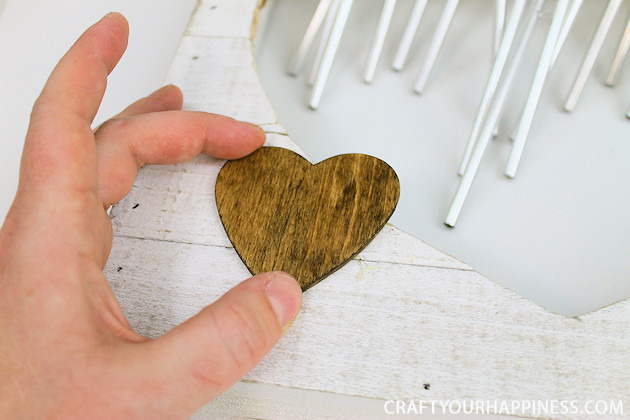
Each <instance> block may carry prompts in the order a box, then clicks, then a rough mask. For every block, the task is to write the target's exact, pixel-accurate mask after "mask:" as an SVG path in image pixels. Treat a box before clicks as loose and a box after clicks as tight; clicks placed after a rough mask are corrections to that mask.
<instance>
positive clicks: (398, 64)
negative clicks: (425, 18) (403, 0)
mask: <svg viewBox="0 0 630 420" xmlns="http://www.w3.org/2000/svg"><path fill="white" fill-rule="evenodd" d="M426 6H427V0H416V1H415V3H414V4H413V10H412V11H411V15H410V16H409V22H407V26H406V27H405V32H404V33H403V37H402V40H401V41H400V46H399V47H398V51H397V52H396V57H395V58H394V63H393V64H392V67H393V68H394V70H396V71H401V70H402V69H403V66H404V65H405V61H407V55H408V54H409V50H410V49H411V43H412V42H413V38H414V36H415V35H416V32H417V31H418V26H419V25H420V20H422V15H423V14H424V9H425V8H426Z"/></svg>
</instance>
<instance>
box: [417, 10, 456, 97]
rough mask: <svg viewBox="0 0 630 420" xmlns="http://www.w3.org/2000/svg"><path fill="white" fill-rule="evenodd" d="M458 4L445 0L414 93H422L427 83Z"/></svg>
mask: <svg viewBox="0 0 630 420" xmlns="http://www.w3.org/2000/svg"><path fill="white" fill-rule="evenodd" d="M458 4H459V0H447V2H446V5H445V6H444V11H443V12H442V16H441V17H440V22H439V23H438V26H437V28H436V30H435V34H434V35H433V39H432V40H431V44H430V45H429V50H428V52H427V56H426V57H425V59H424V64H423V65H422V69H421V70H420V75H419V76H418V79H417V80H416V84H415V86H414V91H415V92H416V93H422V92H423V91H424V88H425V86H426V84H427V80H429V75H430V74H431V70H433V66H434V64H435V60H436V58H437V56H438V53H439V52H440V49H441V48H442V44H443V43H444V38H446V33H447V32H448V28H449V27H450V26H451V22H452V20H453V15H454V14H455V10H456V9H457V5H458Z"/></svg>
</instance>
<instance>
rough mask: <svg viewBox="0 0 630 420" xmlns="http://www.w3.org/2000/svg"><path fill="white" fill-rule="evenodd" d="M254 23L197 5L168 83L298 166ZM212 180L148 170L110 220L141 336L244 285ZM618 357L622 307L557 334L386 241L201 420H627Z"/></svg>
mask: <svg viewBox="0 0 630 420" xmlns="http://www.w3.org/2000/svg"><path fill="white" fill-rule="evenodd" d="M256 10H257V1H256V0H212V1H206V0H202V1H200V3H199V5H198V7H197V10H196V12H195V14H194V16H193V19H192V21H191V23H190V25H189V28H188V30H187V32H186V35H185V36H184V37H183V39H182V42H181V44H180V47H179V50H178V53H177V54H176V57H175V59H174V62H173V64H172V67H171V70H170V73H169V76H168V80H167V81H168V82H172V83H175V84H177V85H179V86H180V87H181V88H182V90H183V91H184V95H185V98H186V102H185V108H188V109H196V110H204V111H209V112H216V113H221V114H226V115H229V116H232V117H235V118H238V119H242V120H247V121H251V122H254V123H257V124H260V125H262V126H263V127H265V129H266V130H267V131H268V133H269V134H268V145H274V146H283V147H288V148H291V149H293V150H296V151H298V148H297V146H295V144H294V143H293V142H292V141H291V139H290V138H289V137H288V136H287V135H286V133H284V132H283V128H282V127H281V126H280V124H278V122H277V121H276V117H275V115H274V112H273V109H272V107H271V105H270V104H269V102H268V100H267V98H266V96H265V93H264V91H263V89H262V87H261V85H260V82H259V80H258V77H257V74H256V71H255V63H254V58H253V56H252V45H251V40H250V37H251V34H252V33H253V31H252V22H253V21H254V20H255V15H256V13H257V12H256ZM221 165H222V161H220V160H217V159H213V158H210V157H198V158H196V159H195V160H193V161H192V162H189V163H186V164H180V165H173V166H164V167H157V166H152V167H146V168H144V169H143V170H141V171H140V173H139V176H138V179H137V181H136V183H135V186H134V188H133V190H132V191H131V193H130V194H129V196H128V197H127V198H125V199H124V200H123V201H122V202H121V203H120V204H119V205H117V206H115V207H114V209H113V211H112V222H113V224H114V231H115V237H114V247H113V250H112V254H111V257H110V260H109V262H108V265H107V267H106V270H105V271H106V275H107V277H108V279H109V281H110V283H111V285H112V288H113V290H114V292H115V293H116V295H117V296H118V298H119V299H120V300H121V303H122V305H123V309H124V310H125V313H126V314H127V316H128V317H129V320H130V322H131V324H132V325H133V326H134V327H135V328H136V329H137V330H138V331H139V332H140V333H142V334H145V335H147V336H151V337H156V336H159V335H161V334H163V333H165V332H166V331H168V330H170V329H171V328H172V327H173V326H175V325H177V324H178V323H180V322H182V321H184V320H185V319H187V318H188V317H190V316H192V315H193V314H195V313H196V312H198V311H199V310H200V309H201V308H203V307H204V306H205V305H208V304H210V303H212V302H213V301H214V300H215V299H217V298H218V297H219V296H220V295H221V294H222V293H224V292H225V291H227V290H228V289H229V288H230V287H232V286H234V285H235V284H237V283H238V282H240V281H241V280H243V279H245V278H246V277H248V276H249V273H248V271H247V269H246V268H245V266H244V265H243V264H242V263H241V261H240V260H239V258H238V256H237V255H236V253H235V251H234V250H233V248H232V247H231V245H230V242H229V240H228V239H227V237H226V235H225V233H224V231H223V228H222V226H221V224H220V221H219V218H218V214H217V210H216V205H215V202H214V182H215V179H216V176H217V173H218V171H219V169H220V167H221ZM629 349H630V300H628V299H627V300H624V301H621V302H618V303H616V304H614V305H611V306H608V307H606V308H603V309H600V310H598V311H595V312H592V313H590V314H587V315H584V316H580V317H575V318H565V317H562V316H559V315H556V314H553V313H550V312H547V311H545V310H544V309H542V308H541V307H539V306H538V305H536V304H534V303H532V302H530V301H527V300H526V299H524V298H522V297H520V296H518V295H516V294H515V293H513V292H511V291H509V290H507V289H505V288H503V287H502V286H499V285H498V284H496V283H494V282H492V281H491V280H489V279H487V278H485V277H483V276H481V275H480V274H478V273H476V272H475V271H474V270H472V269H471V268H470V267H468V266H467V265H465V264H463V263H461V262H459V261H457V260H455V259H454V258H452V257H449V256H447V255H444V254H442V253H440V252H439V251H436V250H435V249H433V248H431V247H429V246H428V245H426V244H424V243H423V242H422V241H420V240H418V239H415V238H413V237H411V236H409V235H407V234H405V233H403V232H401V231H400V230H398V229H397V228H395V227H393V226H390V225H388V226H387V227H386V228H385V229H384V230H383V231H382V232H381V233H380V234H379V235H378V236H377V238H376V239H375V240H374V242H373V243H371V244H370V245H369V246H368V247H367V248H366V249H365V250H364V251H363V252H361V254H359V256H358V257H357V258H355V259H354V260H353V261H351V262H350V263H348V264H347V265H346V266H344V267H343V268H342V269H340V270H339V271H338V272H336V273H334V274H333V275H331V276H330V277H329V278H327V279H326V280H324V281H323V282H321V283H320V284H318V285H317V286H315V287H313V288H312V289H310V290H308V291H307V292H306V293H305V295H304V306H303V309H302V312H301V313H300V315H299V316H298V318H297V319H296V321H295V323H294V325H293V327H292V328H291V329H290V330H289V332H288V333H287V335H286V336H285V337H284V338H283V339H282V340H281V341H280V343H279V344H278V345H277V346H276V347H275V348H274V349H273V350H272V351H271V353H270V354H269V355H268V356H267V357H266V358H265V359H264V360H263V361H262V362H261V363H260V364H259V365H258V366H257V367H256V368H255V369H254V370H253V371H252V372H250V373H249V374H248V375H247V376H246V378H245V382H243V383H241V384H239V385H238V386H236V387H235V388H233V389H232V390H230V391H228V393H226V394H225V395H224V396H223V397H221V398H219V399H218V400H216V401H215V402H213V403H211V404H209V405H208V406H207V407H204V409H202V410H201V411H200V412H199V413H197V415H196V417H197V418H217V417H232V418H233V417H256V418H292V417H299V418H314V417H317V418H327V417H329V418H366V417H384V411H383V402H384V401H385V400H387V399H415V400H418V399H433V400H470V399H479V400H579V401H587V400H606V401H610V400H620V399H621V400H623V401H624V409H625V410H626V411H625V412H626V413H627V412H628V411H629V410H630V375H629V374H628V372H629V371H630V359H629V357H628V356H629ZM424 384H430V387H428V388H429V389H425V386H424ZM314 396H317V397H314ZM276 397H277V398H276ZM325 401H326V402H329V403H325ZM318 402H319V403H318ZM341 407H345V409H341ZM385 417H387V416H385ZM389 417H391V416H389ZM571 417H575V415H573V416H571ZM593 418H599V417H593Z"/></svg>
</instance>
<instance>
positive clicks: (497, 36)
mask: <svg viewBox="0 0 630 420" xmlns="http://www.w3.org/2000/svg"><path fill="white" fill-rule="evenodd" d="M506 7H507V0H494V34H493V37H492V52H493V55H494V56H495V57H496V55H497V54H498V53H499V47H500V46H501V40H502V39H503V30H504V27H505V9H506Z"/></svg>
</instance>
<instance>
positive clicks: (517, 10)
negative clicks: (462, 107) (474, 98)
mask: <svg viewBox="0 0 630 420" xmlns="http://www.w3.org/2000/svg"><path fill="white" fill-rule="evenodd" d="M526 3H527V2H526V0H516V1H515V2H514V6H513V7H512V12H511V13H510V18H509V20H508V23H507V26H506V28H505V35H504V36H503V40H502V41H501V45H500V47H499V51H498V52H497V58H496V59H495V60H494V65H493V66H492V71H491V72H490V76H489V77H488V82H487V84H486V90H485V91H484V93H483V97H482V99H481V104H480V105H479V110H478V111H477V117H476V118H475V122H474V124H473V128H472V131H471V133H470V137H469V138H468V144H467V145H466V151H465V152H464V157H463V159H462V163H461V165H460V167H459V171H458V173H459V175H463V174H464V171H465V170H466V166H467V165H468V160H469V159H470V155H471V153H472V150H473V147H474V145H475V142H476V141H477V137H478V136H479V131H480V130H481V125H482V124H483V121H484V118H485V117H486V114H487V111H488V107H489V106H490V103H491V101H492V98H493V97H494V93H495V92H496V89H497V86H498V85H499V81H500V80H501V75H502V74H503V69H504V68H505V63H506V62H507V59H508V56H509V54H510V51H511V50H512V44H513V43H514V38H515V36H516V32H517V29H518V26H519V23H520V21H521V16H522V14H523V10H524V9H525V4H526Z"/></svg>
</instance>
